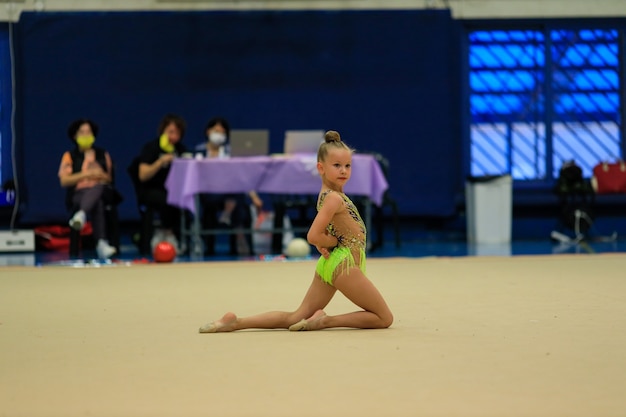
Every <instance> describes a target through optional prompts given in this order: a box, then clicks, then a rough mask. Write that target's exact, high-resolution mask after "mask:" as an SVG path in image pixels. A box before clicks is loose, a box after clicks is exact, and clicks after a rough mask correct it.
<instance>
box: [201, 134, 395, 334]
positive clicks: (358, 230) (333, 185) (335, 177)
mask: <svg viewBox="0 0 626 417" xmlns="http://www.w3.org/2000/svg"><path fill="white" fill-rule="evenodd" d="M324 140H325V141H324V143H322V144H321V145H320V147H319V150H318V152H317V170H318V172H319V174H320V176H321V178H322V189H321V191H320V194H319V197H318V200H317V215H316V216H315V220H313V224H312V225H311V228H310V229H309V232H308V234H307V240H308V241H309V243H311V244H312V245H314V246H315V247H316V248H317V250H318V251H319V252H320V254H321V256H320V259H319V260H318V262H317V266H316V268H315V276H314V278H313V283H312V284H311V286H310V287H309V290H308V291H307V293H306V295H305V296H304V300H302V303H301V304H300V307H298V309H297V310H296V311H293V312H286V311H272V312H267V313H262V314H259V315H256V316H250V317H242V318H238V317H237V316H236V315H235V314H234V313H230V312H229V313H226V314H224V316H223V317H222V318H221V319H219V320H217V321H214V322H211V323H208V324H206V325H204V326H202V327H201V328H200V333H217V332H231V331H234V330H243V329H251V328H256V329H280V328H283V329H287V328H288V329H289V330H291V331H299V330H320V329H327V328H330V327H352V328H360V329H379V328H387V327H389V326H391V323H392V322H393V315H392V314H391V311H390V310H389V307H388V306H387V303H386V302H385V300H384V299H383V297H382V295H381V294H380V292H378V290H377V289H376V287H375V286H374V284H372V282H371V281H370V280H369V279H368V278H367V277H366V276H365V273H364V272H365V224H364V223H363V220H362V219H361V216H360V215H359V212H358V211H357V209H356V207H355V206H354V204H353V203H352V201H350V199H349V198H348V197H347V196H346V195H345V194H344V193H343V187H344V185H345V184H346V182H347V181H348V180H349V179H350V173H351V167H352V152H353V151H352V149H350V148H349V147H348V146H347V145H346V144H345V143H344V142H342V140H341V137H340V136H339V133H337V132H335V131H328V132H326V135H325V138H324ZM337 290H339V291H340V292H341V293H342V294H343V295H345V296H346V297H347V298H348V299H349V300H350V301H352V302H353V303H354V304H356V305H357V306H359V307H360V308H362V310H361V311H356V312H352V313H347V314H341V315H338V316H328V315H326V313H325V312H324V310H323V309H324V307H326V305H327V304H328V303H329V302H330V300H331V299H332V298H333V295H335V292H336V291H337Z"/></svg>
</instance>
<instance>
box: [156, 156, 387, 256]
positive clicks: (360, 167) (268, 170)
mask: <svg viewBox="0 0 626 417" xmlns="http://www.w3.org/2000/svg"><path fill="white" fill-rule="evenodd" d="M316 164H317V160H316V156H315V155H308V154H307V155H289V156H282V155H281V156H256V157H245V158H244V157H240V158H224V159H199V160H198V159H185V158H180V159H175V160H174V161H173V162H172V167H171V169H170V173H169V176H168V178H167V181H166V183H165V186H166V188H167V194H168V196H167V201H168V203H169V204H171V205H173V206H177V207H180V208H183V209H187V210H189V211H190V212H191V213H192V214H193V222H192V226H191V228H190V229H189V230H188V232H189V236H190V238H191V241H192V248H191V250H192V254H194V255H201V254H202V243H201V238H200V236H201V234H202V233H203V231H202V229H201V225H200V214H201V213H200V211H201V207H200V199H199V195H200V194H201V193H216V194H224V193H227V194H232V193H247V192H249V191H251V190H254V191H257V192H259V193H266V194H317V193H319V191H320V188H321V180H320V178H319V175H318V173H317V167H316ZM387 188H388V183H387V180H386V179H385V176H384V174H383V172H382V170H381V168H380V165H379V164H378V162H377V161H376V160H375V159H374V157H372V156H371V155H359V154H355V155H354V156H353V157H352V176H351V178H350V180H349V181H348V183H347V184H346V186H345V189H344V192H345V193H346V194H348V195H351V196H363V197H366V198H367V200H366V201H368V202H369V201H372V202H373V203H374V204H376V205H380V204H381V203H382V199H383V194H384V193H385V191H386V190H387ZM365 211H366V212H365V213H364V220H365V223H366V226H367V227H368V228H369V226H370V223H371V214H370V213H371V211H370V205H369V204H366V210H365ZM183 217H184V216H183ZM185 231H187V229H186V228H185V226H184V225H183V232H185ZM211 233H219V231H212V232H211Z"/></svg>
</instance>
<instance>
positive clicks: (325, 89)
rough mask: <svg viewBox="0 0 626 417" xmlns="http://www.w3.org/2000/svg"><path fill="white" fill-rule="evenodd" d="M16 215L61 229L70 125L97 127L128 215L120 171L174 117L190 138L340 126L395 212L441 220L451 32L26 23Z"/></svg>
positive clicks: (200, 21) (383, 24)
mask: <svg viewBox="0 0 626 417" xmlns="http://www.w3.org/2000/svg"><path fill="white" fill-rule="evenodd" d="M17 29H18V31H17V33H18V35H19V38H18V43H17V46H18V51H17V52H18V54H17V55H18V68H19V80H18V81H19V88H18V99H19V101H18V116H19V117H18V122H19V126H18V127H19V132H20V137H19V139H20V144H21V150H22V158H21V159H22V161H21V162H22V167H21V168H22V169H21V170H22V171H23V172H24V177H25V182H26V184H27V186H28V188H27V195H26V198H27V205H26V209H25V212H24V216H23V220H24V221H25V222H43V221H54V220H59V219H64V218H65V216H66V213H65V209H64V206H63V191H62V190H61V189H60V188H59V185H58V180H57V178H56V172H57V169H58V164H59V160H60V157H61V155H62V153H63V151H64V150H65V149H66V148H68V146H69V145H70V143H69V141H68V139H67V138H66V137H65V130H66V126H67V124H68V123H69V122H70V121H71V120H72V119H74V118H77V117H90V118H93V119H95V120H96V121H97V122H98V123H99V124H100V126H101V133H100V136H99V137H98V143H99V144H100V145H101V146H104V147H106V148H108V149H109V150H110V152H111V154H112V156H113V158H114V160H115V163H116V165H117V166H118V170H119V171H120V173H119V175H118V185H119V188H120V189H121V191H122V192H123V193H124V194H125V195H126V196H127V198H126V201H125V202H124V203H123V204H122V206H121V209H120V210H121V217H122V219H133V218H136V217H137V213H136V206H135V200H134V196H133V193H132V188H131V185H130V181H129V180H128V179H127V177H126V173H125V167H126V166H127V165H128V163H129V162H130V161H131V159H132V157H133V156H134V155H135V154H137V153H138V152H139V150H140V148H141V145H142V144H143V143H144V142H146V141H147V140H150V139H152V138H153V137H154V136H155V133H156V132H155V130H156V126H157V124H158V121H159V119H160V117H161V116H162V115H163V114H164V113H167V112H176V113H180V114H181V115H183V116H184V117H185V118H186V119H187V121H188V124H189V130H188V133H187V135H186V137H185V142H186V143H188V144H195V143H197V142H199V141H201V140H202V139H203V137H202V134H203V132H202V130H203V126H204V123H205V122H206V120H207V119H208V118H210V117H211V116H214V115H223V116H225V117H227V118H228V119H229V120H230V121H231V124H232V125H233V127H236V128H269V129H270V131H271V150H272V151H273V152H280V151H281V150H282V141H283V135H284V131H285V130H286V129H336V130H339V131H340V132H341V133H342V136H343V138H344V139H345V140H346V141H347V142H348V143H350V144H351V145H352V146H354V147H355V148H357V149H358V150H363V151H366V150H372V151H379V152H381V153H383V154H385V155H386V156H388V158H389V159H390V161H391V178H390V182H391V184H392V193H393V195H394V196H395V197H396V199H397V200H398V201H399V203H400V207H401V211H402V212H403V213H405V214H414V215H449V214H451V213H452V212H453V210H454V195H455V192H456V191H457V189H458V185H459V183H460V181H459V178H460V175H461V144H460V137H461V128H460V123H459V119H460V113H461V99H460V93H459V91H460V84H461V83H460V81H461V70H460V55H459V48H460V46H459V45H460V34H459V33H460V31H459V27H458V23H456V22H455V21H453V20H452V19H451V17H450V15H449V13H447V12H445V11H341V12H312V11H307V12H267V11H264V12H219V13H197V12H196V13H44V14H37V13H24V14H22V17H21V20H20V22H19V24H18V28H17Z"/></svg>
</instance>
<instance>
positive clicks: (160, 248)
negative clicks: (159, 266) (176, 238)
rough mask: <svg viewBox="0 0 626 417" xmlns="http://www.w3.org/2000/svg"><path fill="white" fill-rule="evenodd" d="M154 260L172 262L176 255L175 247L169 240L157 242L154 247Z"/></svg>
mask: <svg viewBox="0 0 626 417" xmlns="http://www.w3.org/2000/svg"><path fill="white" fill-rule="evenodd" d="M152 255H153V256H154V260H155V261H156V262H161V263H165V262H172V261H173V260H174V258H175V257H176V248H175V247H174V245H172V244H171V243H170V242H165V241H164V242H159V243H157V245H156V246H155V247H154V253H153V254H152Z"/></svg>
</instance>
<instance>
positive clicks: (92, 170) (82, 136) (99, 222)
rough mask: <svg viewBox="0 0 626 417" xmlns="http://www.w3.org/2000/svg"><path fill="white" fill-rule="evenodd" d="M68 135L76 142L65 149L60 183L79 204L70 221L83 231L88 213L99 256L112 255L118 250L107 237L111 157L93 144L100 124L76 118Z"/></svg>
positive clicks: (73, 200)
mask: <svg viewBox="0 0 626 417" xmlns="http://www.w3.org/2000/svg"><path fill="white" fill-rule="evenodd" d="M67 135H68V137H69V138H70V140H71V141H72V142H73V143H74V149H72V150H71V151H67V152H65V153H64V154H63V157H62V158H61V166H60V167H59V180H60V182H61V186H62V187H65V188H68V190H69V193H68V200H70V201H68V203H71V205H73V206H75V207H78V210H77V211H76V212H75V213H74V215H73V216H72V218H71V219H70V222H69V224H70V226H71V227H72V228H73V229H75V230H81V229H82V228H83V226H84V225H85V222H86V221H87V216H89V217H90V218H91V221H92V226H93V236H94V239H95V240H96V242H97V245H96V251H97V253H98V257H100V258H102V259H106V258H110V257H111V256H113V255H114V254H115V252H116V249H115V248H114V247H113V246H111V245H109V242H108V241H107V238H106V225H105V216H104V201H103V196H104V192H105V187H106V185H107V184H110V183H111V173H112V166H113V164H112V162H111V156H110V155H109V153H108V152H107V151H105V150H104V149H102V148H99V147H96V146H94V143H95V141H96V136H97V135H98V126H97V125H96V123H94V122H93V121H92V120H89V119H78V120H75V121H74V122H72V123H71V124H70V125H69V127H68V129H67Z"/></svg>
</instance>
